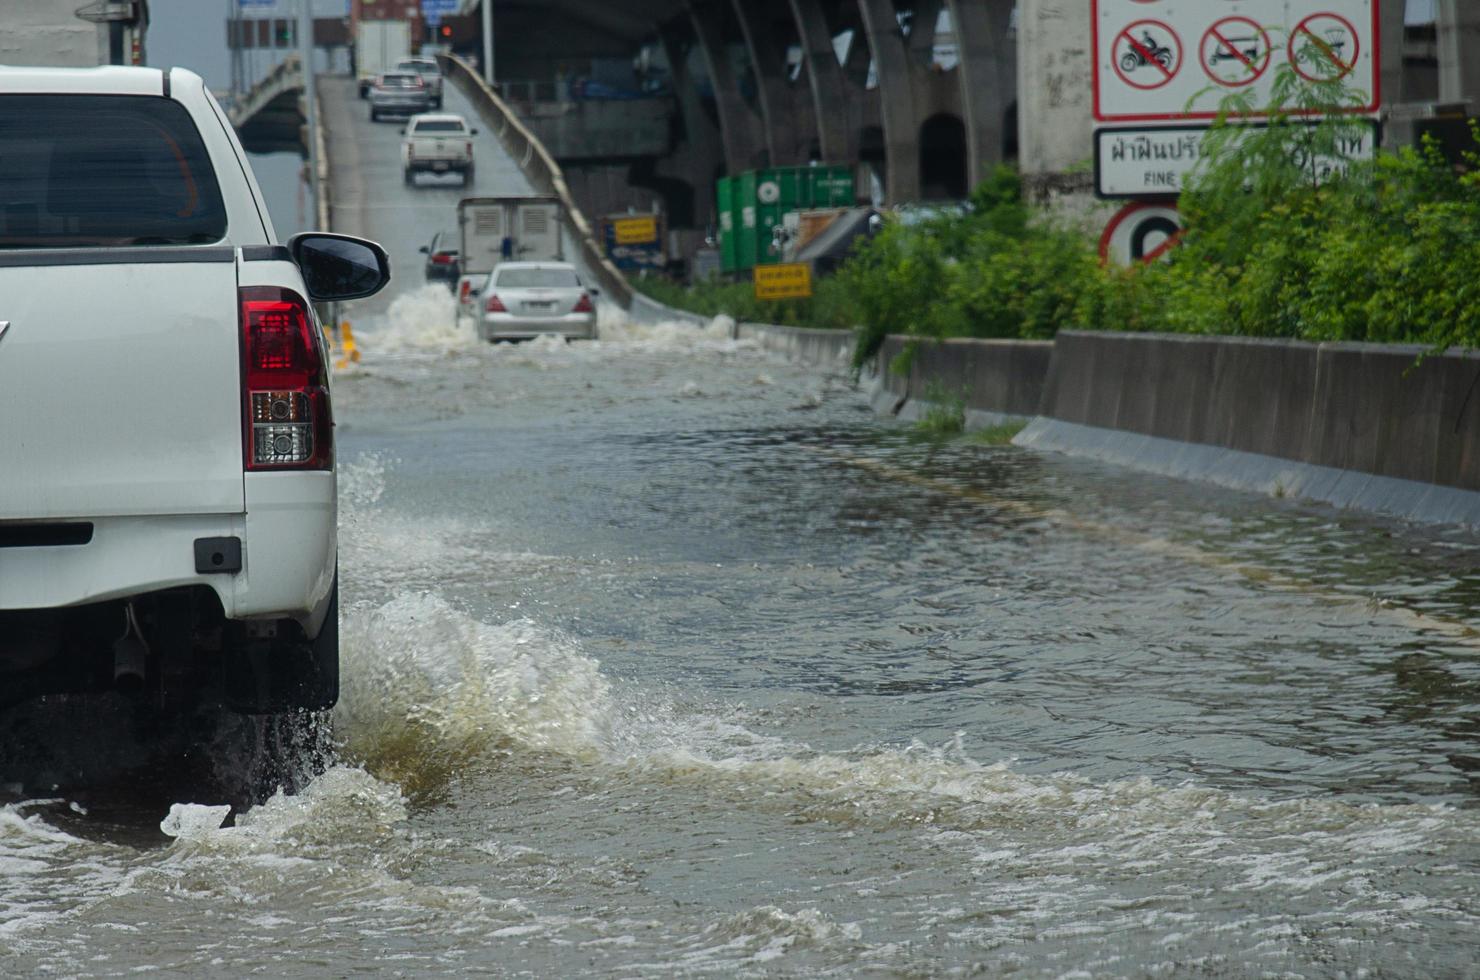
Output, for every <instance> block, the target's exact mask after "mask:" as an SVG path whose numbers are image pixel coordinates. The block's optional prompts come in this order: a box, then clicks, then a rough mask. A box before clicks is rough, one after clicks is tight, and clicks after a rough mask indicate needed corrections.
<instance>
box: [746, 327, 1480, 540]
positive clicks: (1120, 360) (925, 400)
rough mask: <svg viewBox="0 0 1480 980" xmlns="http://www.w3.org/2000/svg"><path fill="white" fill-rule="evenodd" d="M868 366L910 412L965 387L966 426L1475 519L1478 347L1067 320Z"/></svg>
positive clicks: (1158, 465) (1479, 487) (838, 361)
mask: <svg viewBox="0 0 1480 980" xmlns="http://www.w3.org/2000/svg"><path fill="white" fill-rule="evenodd" d="M739 334H740V336H747V337H755V338H756V339H758V340H759V341H760V342H761V343H762V344H763V345H764V346H766V347H767V348H768V349H772V350H778V351H782V352H784V353H787V354H789V355H791V356H793V357H796V358H798V359H800V360H803V361H805V362H808V363H814V364H819V365H822V366H831V365H838V366H840V367H841V366H843V365H846V364H848V363H849V361H850V359H851V356H852V342H853V337H852V335H850V334H844V333H839V332H834V331H825V330H822V331H819V330H800V329H797V328H793V327H777V326H764V325H758V324H742V325H741V326H740V328H739ZM910 343H911V340H910V338H906V337H890V338H888V339H887V340H886V341H885V343H884V346H883V348H882V349H881V351H880V354H879V357H878V360H877V365H878V368H877V370H876V371H875V372H873V375H874V378H875V384H876V390H875V392H874V398H873V402H874V406H875V408H876V409H877V410H879V411H881V412H887V413H891V414H896V415H898V416H900V417H901V418H903V419H905V420H910V419H913V418H918V417H920V416H922V415H923V414H924V413H925V411H926V410H927V409H928V408H929V407H930V400H929V397H928V394H929V393H934V392H935V391H940V392H942V393H943V394H945V395H948V396H956V395H959V396H960V397H962V398H963V399H964V401H965V404H966V409H967V425H968V427H969V428H975V427H979V426H985V425H995V424H1000V423H1001V422H1003V421H1009V420H1027V419H1032V421H1031V423H1030V424H1029V425H1028V426H1027V428H1026V429H1024V430H1023V431H1022V432H1021V433H1020V434H1019V435H1018V436H1017V437H1016V438H1015V439H1014V442H1016V443H1017V444H1019V445H1024V446H1029V447H1033V448H1039V449H1050V450H1055V451H1062V452H1067V453H1072V454H1074V455H1080V456H1088V457H1093V458H1097V459H1101V460H1105V461H1107V462H1112V463H1117V464H1120V465H1126V466H1132V467H1135V468H1138V469H1143V470H1147V471H1150V472H1156V473H1161V474H1164V475H1167V476H1173V477H1179V478H1184V479H1192V480H1202V481H1207V482H1212V483H1216V484H1219V485H1222V486H1228V487H1234V488H1238V489H1245V490H1253V491H1256V492H1262V493H1271V494H1275V495H1278V496H1290V497H1300V498H1305V499H1311V500H1322V501H1326V502H1328V503H1332V504H1336V505H1337V506H1343V507H1347V506H1349V507H1357V508H1361V509H1364V510H1371V511H1376V512H1381V513H1386V514H1392V515H1396V516H1400V517H1406V518H1410V519H1416V520H1426V521H1439V522H1445V523H1463V524H1472V525H1480V353H1466V352H1463V351H1454V352H1450V353H1447V354H1443V355H1437V356H1430V357H1425V358H1424V359H1423V360H1422V361H1421V362H1419V360H1418V359H1419V357H1420V355H1421V354H1423V351H1424V349H1423V348H1420V347H1413V346H1396V345H1393V346H1390V345H1377V344H1335V343H1333V344H1310V343H1301V342H1298V341H1287V340H1265V339H1258V338H1242V337H1197V336H1182V335H1172V334H1123V333H1089V332H1084V331H1063V332H1061V333H1060V334H1059V335H1058V339H1057V341H1054V342H1048V341H1014V340H973V339H956V340H948V341H945V342H943V343H934V342H921V343H920V344H919V346H918V348H917V350H916V353H915V356H914V361H913V363H912V365H911V369H910V371H909V374H908V375H905V376H901V375H897V374H894V373H893V372H891V371H890V370H889V369H888V365H889V364H890V363H891V362H892V361H893V360H894V359H895V358H896V357H898V356H899V354H900V353H902V352H903V351H904V350H905V349H906V347H907V345H908V344H910Z"/></svg>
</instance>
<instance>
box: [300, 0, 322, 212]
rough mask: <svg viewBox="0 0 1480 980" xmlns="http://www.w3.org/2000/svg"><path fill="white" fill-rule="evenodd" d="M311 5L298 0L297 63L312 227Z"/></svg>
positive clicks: (315, 122) (315, 176)
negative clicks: (301, 95)
mask: <svg viewBox="0 0 1480 980" xmlns="http://www.w3.org/2000/svg"><path fill="white" fill-rule="evenodd" d="M312 7H313V0H299V7H298V66H299V68H300V69H301V71H302V73H303V105H304V115H305V116H306V121H307V123H308V132H307V133H306V134H305V136H304V142H306V143H307V144H308V201H309V206H310V207H311V208H312V209H313V210H312V211H310V212H309V215H310V217H309V219H308V226H309V227H310V228H315V227H317V226H318V222H319V141H318V140H317V139H315V138H314V134H315V133H317V132H318V131H319V108H318V104H317V103H318V99H316V98H314V96H315V94H316V93H315V91H314V70H313V10H312ZM320 230H323V229H320Z"/></svg>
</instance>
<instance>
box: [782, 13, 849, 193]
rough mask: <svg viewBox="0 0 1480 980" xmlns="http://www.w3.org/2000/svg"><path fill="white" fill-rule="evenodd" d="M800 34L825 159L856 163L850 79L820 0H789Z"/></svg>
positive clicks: (813, 110) (819, 138)
mask: <svg viewBox="0 0 1480 980" xmlns="http://www.w3.org/2000/svg"><path fill="white" fill-rule="evenodd" d="M787 5H788V6H789V7H790V8H791V16H792V20H793V21H795V22H796V28H797V37H798V38H800V39H801V45H802V66H803V69H804V70H805V71H806V73H807V85H808V87H809V88H810V89H811V91H812V112H813V114H814V115H815V116H816V120H817V140H818V142H819V143H820V144H821V146H822V159H823V160H824V161H826V162H828V163H853V162H854V161H856V160H857V159H858V132H857V128H856V126H854V125H853V124H852V116H853V114H852V113H850V112H848V111H846V109H845V107H846V106H848V105H849V95H850V93H849V91H848V83H847V78H846V76H845V75H844V74H843V66H842V65H840V64H838V57H837V53H836V52H835V51H834V50H833V40H832V39H833V32H832V31H831V30H830V29H829V27H828V23H827V15H826V14H825V13H824V11H823V9H822V4H821V2H820V0H787Z"/></svg>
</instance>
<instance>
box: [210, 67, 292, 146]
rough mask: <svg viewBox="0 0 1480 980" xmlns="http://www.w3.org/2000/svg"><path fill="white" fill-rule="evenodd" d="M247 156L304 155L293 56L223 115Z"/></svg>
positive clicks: (244, 94) (274, 68)
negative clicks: (233, 128)
mask: <svg viewBox="0 0 1480 980" xmlns="http://www.w3.org/2000/svg"><path fill="white" fill-rule="evenodd" d="M226 115H227V118H229V119H230V120H231V124H232V125H233V126H235V127H236V132H237V136H238V137H240V138H241V141H242V146H244V147H246V149H247V151H248V152H249V153H304V152H305V147H306V144H305V143H304V127H305V126H306V125H307V113H306V112H305V111H304V107H303V71H302V68H301V66H300V64H299V60H298V56H297V55H296V54H294V55H289V56H288V57H287V58H285V59H284V60H283V61H281V62H279V63H278V64H277V65H276V66H274V67H273V68H272V70H271V71H269V72H268V73H267V74H266V75H264V76H262V78H261V79H259V80H258V82H257V84H255V85H253V86H252V87H251V88H250V89H249V90H247V91H246V92H245V93H243V94H242V95H241V96H240V97H239V98H238V99H237V100H236V101H235V102H233V103H232V105H231V107H230V108H229V109H228V110H227V112H226Z"/></svg>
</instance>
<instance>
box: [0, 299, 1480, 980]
mask: <svg viewBox="0 0 1480 980" xmlns="http://www.w3.org/2000/svg"><path fill="white" fill-rule="evenodd" d="M449 304H450V300H448V299H447V297H446V295H445V292H438V291H437V290H435V289H430V290H419V291H410V292H407V293H404V294H403V295H402V296H401V298H400V299H399V300H398V301H397V302H395V303H394V304H392V305H391V307H390V311H389V313H388V314H387V316H386V318H385V319H384V320H383V321H381V322H378V323H374V324H367V325H366V326H365V327H364V329H363V330H362V331H361V334H360V339H361V346H362V348H363V349H364V351H365V355H364V358H363V360H362V361H361V363H360V364H359V365H357V366H353V367H350V368H348V369H346V370H344V371H341V372H339V373H338V375H337V376H336V379H335V409H336V415H337V417H338V419H339V422H340V430H339V437H340V460H341V474H342V497H343V512H342V517H341V525H342V530H341V534H342V537H341V545H340V547H341V558H340V567H341V573H342V580H343V581H342V589H343V601H344V603H345V610H344V632H343V656H344V662H345V663H344V672H345V689H344V698H343V701H342V703H341V705H340V706H339V708H338V709H336V711H335V712H334V713H333V716H332V718H331V719H328V721H327V723H328V724H329V725H331V726H332V734H331V735H330V736H329V738H330V740H331V742H332V746H331V747H330V749H329V752H330V753H331V754H330V756H329V758H328V759H327V769H326V770H325V771H323V772H322V774H320V775H317V776H314V775H312V773H313V772H314V771H315V770H314V768H313V767H312V765H311V762H312V760H309V759H306V758H305V759H301V760H299V765H300V768H301V772H300V773H299V775H300V776H301V779H300V782H301V785H300V786H298V791H297V793H296V794H286V793H285V794H279V795H277V796H275V797H273V798H272V799H271V800H269V801H268V802H266V803H265V804H263V805H260V806H257V807H255V808H252V809H249V810H247V811H245V812H243V813H239V814H237V815H235V819H234V821H232V822H231V825H229V826H226V827H224V828H223V827H221V826H220V824H221V823H222V820H223V818H225V816H226V810H225V808H224V807H221V808H214V807H212V806H211V805H210V804H213V803H216V802H219V801H217V800H210V799H198V798H193V797H191V796H190V795H189V793H188V791H186V790H174V789H172V791H171V792H172V794H173V795H166V796H159V795H158V794H157V793H155V794H147V793H143V792H134V791H132V790H131V789H130V788H129V787H114V788H111V789H105V790H99V789H97V788H93V789H92V790H90V791H77V792H73V791H71V790H67V789H63V790H62V791H59V792H57V793H55V794H50V795H48V794H44V793H43V794H41V795H40V796H37V794H36V793H35V792H34V791H33V790H32V789H30V788H25V790H24V792H19V791H18V790H19V789H20V788H18V787H11V788H10V795H8V796H4V797H0V799H3V800H4V801H6V802H5V805H3V807H0V974H3V975H17V976H20V975H41V974H48V975H58V976H89V977H90V976H131V975H134V974H135V973H139V972H149V971H153V972H159V973H164V974H166V975H191V976H201V975H241V974H245V973H249V972H254V971H256V972H262V973H267V974H288V975H303V976H349V975H357V974H362V973H370V972H374V973H378V974H384V975H405V976H427V975H453V974H457V975H466V974H473V975H492V976H539V977H551V976H575V975H600V976H613V977H638V976H654V975H676V976H699V975H710V976H767V977H770V976H899V977H922V976H959V975H986V976H996V975H1003V974H1013V975H1019V976H1026V977H1060V976H1128V977H1143V976H1168V977H1171V976H1178V977H1180V976H1237V977H1242V976H1250V977H1253V976H1281V977H1283V976H1309V977H1337V976H1344V977H1355V976H1374V977H1376V976H1408V977H1438V976H1473V975H1476V971H1477V967H1476V966H1475V964H1476V963H1477V962H1480V939H1477V937H1480V808H1477V806H1476V802H1477V788H1480V782H1477V771H1480V743H1477V734H1480V658H1477V656H1476V654H1477V644H1480V640H1477V634H1476V633H1475V631H1474V629H1473V624H1475V623H1477V622H1480V575H1477V573H1476V571H1475V559H1476V555H1477V549H1480V538H1477V537H1476V536H1474V535H1471V534H1467V533H1461V532H1458V531H1452V530H1448V531H1446V530H1442V529H1434V528H1418V527H1409V526H1406V525H1398V524H1393V523H1391V522H1385V521H1378V520H1375V519H1370V518H1364V517H1362V516H1360V515H1354V514H1348V513H1344V512H1339V511H1335V510H1332V509H1330V508H1325V507H1316V506H1308V505H1302V504H1298V503H1294V502H1291V501H1287V500H1279V499H1273V498H1266V497H1258V496H1253V495H1246V494H1237V493H1231V492H1225V491H1221V490H1216V489H1210V488H1208V487H1203V486H1198V485H1193V484H1185V483H1178V482H1174V481H1168V480H1163V479H1160V478H1155V477H1147V476H1144V475H1139V474H1135V473H1131V472H1128V471H1123V470H1117V469H1114V468H1110V467H1104V466H1099V465H1092V464H1087V463H1083V462H1076V461H1073V460H1070V459H1067V458H1063V457H1056V456H1052V455H1040V454H1036V453H1033V452H1029V451H1026V450H1022V449H1018V448H1014V447H1011V446H994V445H988V444H985V443H983V442H979V441H974V440H971V439H969V438H968V439H958V440H954V441H944V442H942V441H932V440H929V439H927V438H924V437H922V436H921V435H919V434H918V433H916V432H914V431H912V430H911V429H910V428H909V427H908V426H905V425H903V424H900V423H896V422H894V421H893V420H889V419H879V418H876V417H875V416H874V415H873V414H872V413H871V412H870V411H869V408H868V402H867V392H866V391H863V390H859V389H856V388H854V387H853V386H852V385H850V384H849V382H848V380H847V378H846V377H845V376H844V375H843V374H842V373H841V372H827V371H824V370H822V369H817V368H810V367H802V366H798V365H792V364H788V363H786V362H784V361H781V360H778V359H777V358H776V357H774V356H772V355H768V354H765V353H763V352H761V351H759V350H757V349H755V348H754V347H752V346H750V345H748V344H746V343H737V342H735V341H732V340H730V339H728V333H727V331H726V329H725V327H724V325H723V324H720V325H718V326H716V327H715V328H712V329H710V330H696V329H694V328H689V327H680V326H668V327H661V326H660V327H636V326H629V325H624V324H621V323H618V322H616V321H615V320H613V319H611V318H608V319H607V321H606V323H605V324H604V329H603V339H602V340H601V341H599V342H597V343H590V344H572V345H566V344H559V343H553V342H543V341H542V342H536V343H530V344H523V345H517V346H507V345H505V346H500V347H496V348H495V347H490V346H488V345H480V344H478V343H477V342H475V341H474V340H473V339H472V335H471V330H467V331H466V332H458V331H455V330H453V329H451V328H450V327H449V326H448V320H449V319H450V305H449ZM56 724H58V726H61V725H62V723H61V722H57V723H56ZM68 724H69V725H71V726H72V727H67V728H65V729H63V728H61V727H58V728H57V729H55V730H53V731H52V733H51V735H52V737H54V738H57V739H61V740H64V741H65V740H71V741H73V742H74V743H75V744H78V745H86V742H87V737H88V734H87V726H86V723H85V722H83V723H81V724H77V719H76V718H74V719H73V720H72V722H70V723H68ZM221 751H222V752H223V753H224V755H223V757H222V759H220V760H217V761H218V763H220V764H224V765H230V764H233V760H235V759H238V758H239V757H240V755H239V753H240V752H241V751H242V750H241V748H240V746H237V748H236V749H235V750H228V749H222V750H221ZM232 751H235V752H237V753H238V755H233V754H232ZM323 762H324V760H320V766H319V768H323ZM162 822H163V826H162Z"/></svg>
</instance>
